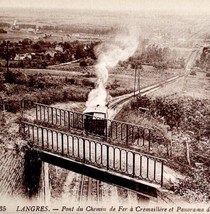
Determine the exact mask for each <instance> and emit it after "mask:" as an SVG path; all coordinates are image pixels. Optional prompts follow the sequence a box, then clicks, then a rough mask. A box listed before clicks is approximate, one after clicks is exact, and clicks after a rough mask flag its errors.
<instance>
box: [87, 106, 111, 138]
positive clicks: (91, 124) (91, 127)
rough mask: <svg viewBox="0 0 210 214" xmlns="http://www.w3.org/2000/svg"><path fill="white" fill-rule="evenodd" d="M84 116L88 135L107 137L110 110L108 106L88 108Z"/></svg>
mask: <svg viewBox="0 0 210 214" xmlns="http://www.w3.org/2000/svg"><path fill="white" fill-rule="evenodd" d="M83 114H84V129H85V131H86V132H87V133H88V132H90V133H93V134H95V135H100V136H105V135H106V129H107V120H106V118H107V114H108V108H107V107H106V106H100V105H96V106H93V107H87V108H86V109H85V111H84V112H83Z"/></svg>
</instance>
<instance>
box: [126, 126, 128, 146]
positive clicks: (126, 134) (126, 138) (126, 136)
mask: <svg viewBox="0 0 210 214" xmlns="http://www.w3.org/2000/svg"><path fill="white" fill-rule="evenodd" d="M126 144H127V146H128V124H126Z"/></svg>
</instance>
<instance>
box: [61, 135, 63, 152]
mask: <svg viewBox="0 0 210 214" xmlns="http://www.w3.org/2000/svg"><path fill="white" fill-rule="evenodd" d="M63 150H64V148H63V133H61V154H62V155H63Z"/></svg>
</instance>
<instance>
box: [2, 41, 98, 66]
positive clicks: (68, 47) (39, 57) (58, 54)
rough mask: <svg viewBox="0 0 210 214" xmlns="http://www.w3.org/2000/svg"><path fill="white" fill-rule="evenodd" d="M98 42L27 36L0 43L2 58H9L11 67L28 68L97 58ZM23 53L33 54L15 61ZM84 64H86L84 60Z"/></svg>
mask: <svg viewBox="0 0 210 214" xmlns="http://www.w3.org/2000/svg"><path fill="white" fill-rule="evenodd" d="M97 44H98V42H90V43H85V42H81V41H73V42H48V41H44V40H39V41H37V42H33V41H32V40H30V39H27V38H26V39H23V40H22V41H19V42H9V44H7V42H6V41H2V42H1V43H0V59H5V60H7V58H8V59H9V60H10V66H11V67H26V68H27V67H38V68H39V67H40V66H41V67H45V66H47V65H54V64H59V63H65V62H69V61H72V60H77V59H87V58H88V59H92V60H95V59H96V56H95V54H94V47H95V46H96V45H97ZM7 45H8V47H7ZM56 47H60V49H59V50H57V49H56ZM23 53H30V54H31V53H33V55H31V57H30V58H27V57H25V58H24V59H23V60H19V61H18V62H15V61H14V59H15V56H16V55H17V54H23ZM89 61H90V60H89ZM89 61H88V62H87V64H88V63H89ZM91 63H92V61H91ZM82 65H85V63H84V60H83V64H82Z"/></svg>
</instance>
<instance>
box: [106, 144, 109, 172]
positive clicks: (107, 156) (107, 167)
mask: <svg viewBox="0 0 210 214" xmlns="http://www.w3.org/2000/svg"><path fill="white" fill-rule="evenodd" d="M106 147H107V149H106V151H107V155H106V158H107V164H106V165H107V166H106V169H107V170H109V145H106Z"/></svg>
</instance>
